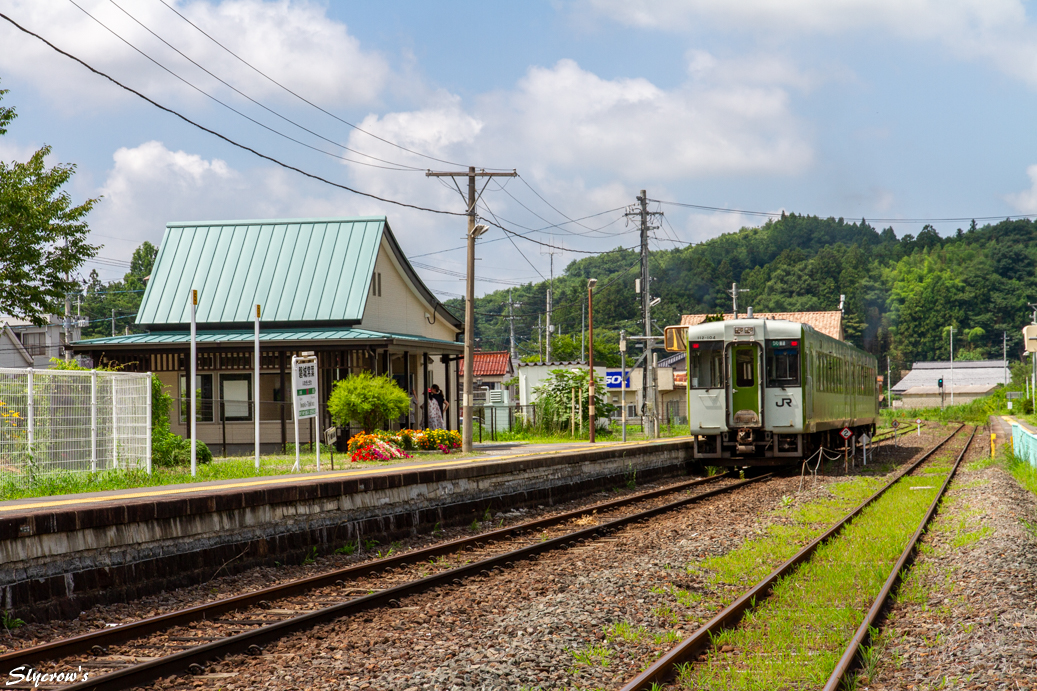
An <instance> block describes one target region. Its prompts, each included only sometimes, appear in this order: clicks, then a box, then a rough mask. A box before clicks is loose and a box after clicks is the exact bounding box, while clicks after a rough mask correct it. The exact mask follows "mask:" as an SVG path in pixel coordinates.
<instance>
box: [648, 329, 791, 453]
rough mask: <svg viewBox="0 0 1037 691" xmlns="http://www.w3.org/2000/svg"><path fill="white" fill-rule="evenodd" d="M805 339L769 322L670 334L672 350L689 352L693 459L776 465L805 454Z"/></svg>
mask: <svg viewBox="0 0 1037 691" xmlns="http://www.w3.org/2000/svg"><path fill="white" fill-rule="evenodd" d="M802 336H803V326H802V325H801V324H798V323H795V322H789V321H779V320H771V319H766V320H765V319H751V318H747V319H734V320H729V321H717V322H709V323H705V324H699V325H696V326H673V327H668V328H667V329H666V348H667V350H669V351H673V352H685V353H686V363H687V394H688V408H687V409H688V424H689V433H690V434H691V435H692V436H694V438H695V451H694V454H695V457H696V458H701V459H703V460H708V459H730V460H732V461H737V464H738V465H778V464H782V463H786V462H787V459H789V458H795V457H799V456H801V455H802V453H803V433H804V418H803V407H804V400H803V387H802V378H801V370H802V366H801V361H802V357H801V351H802ZM718 465H724V464H723V463H719V464H718Z"/></svg>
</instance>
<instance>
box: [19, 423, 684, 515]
mask: <svg viewBox="0 0 1037 691" xmlns="http://www.w3.org/2000/svg"><path fill="white" fill-rule="evenodd" d="M681 439H683V437H670V438H668V439H660V440H655V441H628V442H620V443H610V444H609V445H608V446H598V445H593V446H591V445H588V446H579V447H576V448H572V449H559V450H558V451H532V452H529V453H519V454H511V455H508V456H493V457H490V458H485V457H483V458H480V457H475V458H464V459H457V460H454V461H440V462H438V463H421V464H409V465H391V466H383V467H380V468H363V469H359V470H338V471H331V472H327V473H323V472H322V473H320V474H319V475H318V474H316V473H309V474H306V475H298V476H295V477H285V476H283V475H278V476H273V477H267V478H262V479H256V480H246V481H242V482H231V483H227V484H220V485H210V484H205V483H199V484H198V486H196V487H178V488H169V489H153V490H147V491H141V492H129V493H125V492H124V493H121V494H116V495H112V496H105V497H98V496H87V497H78V498H76V499H58V500H54V501H40V502H35V503H32V504H15V505H0V513H2V512H7V511H20V510H25V509H45V508H50V507H61V506H76V505H79V504H94V503H97V502H109V501H119V500H122V499H146V498H148V497H163V496H173V495H177V494H188V493H192V492H206V491H218V492H222V491H224V490H228V489H241V488H246V487H262V486H264V485H282V484H292V483H299V482H309V481H311V480H334V479H338V478H347V477H355V476H357V475H366V476H370V475H388V474H391V473H396V472H401V471H409V470H427V469H434V468H453V467H458V466H463V465H471V464H473V463H496V462H497V461H508V460H512V459H516V458H528V457H531V456H553V455H557V454H560V453H570V452H574V451H589V450H594V449H609V448H616V447H627V446H635V445H638V444H660V443H665V442H672V441H680V440H681ZM206 482H219V481H218V480H209V481H206ZM116 491H121V490H116Z"/></svg>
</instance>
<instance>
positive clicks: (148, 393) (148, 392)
mask: <svg viewBox="0 0 1037 691" xmlns="http://www.w3.org/2000/svg"><path fill="white" fill-rule="evenodd" d="M151 376H152V375H151V372H148V379H147V387H146V388H145V389H144V391H145V401H146V402H145V404H144V408H145V409H146V410H147V419H146V420H145V421H144V424H145V425H146V426H147V440H148V441H147V450H146V453H147V464H148V475H151V385H152V384H151Z"/></svg>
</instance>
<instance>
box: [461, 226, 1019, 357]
mask: <svg viewBox="0 0 1037 691" xmlns="http://www.w3.org/2000/svg"><path fill="white" fill-rule="evenodd" d="M1035 240H1037V227H1035V225H1034V223H1033V221H1030V220H1028V219H1021V220H1005V221H1001V222H999V223H995V224H988V225H984V226H982V227H979V226H977V225H976V223H975V222H973V223H972V224H971V225H970V226H969V228H968V229H958V231H957V232H956V233H954V234H952V235H950V236H947V237H943V236H941V235H940V234H939V233H938V232H937V231H936V230H935V229H934V228H933V227H931V226H925V227H924V228H923V229H922V230H921V231H920V232H919V233H918V235H917V237H916V236H914V235H911V234H905V235H903V236H902V237H899V238H898V237H897V236H896V233H895V232H894V230H893V229H892V228H885V229H884V230H882V231H878V230H876V229H875V228H873V227H872V226H871V225H869V224H868V223H867V221H865V220H863V219H862V220H861V221H859V222H847V221H845V220H844V219H841V218H840V219H833V218H819V217H817V216H805V215H798V214H789V215H787V216H784V217H782V218H780V219H774V220H771V221H767V222H766V223H764V224H763V225H761V226H758V227H747V228H742V229H741V230H739V231H737V232H733V233H726V234H724V235H721V236H719V237H716V238H712V239H710V240H708V241H705V242H703V243H701V244H698V245H693V246H688V247H683V248H678V249H672V250H659V251H653V252H652V253H651V260H650V261H651V263H650V267H651V270H650V273H651V275H652V279H653V280H652V295H653V296H658V297H660V298H661V300H662V301H661V303H660V304H659V305H658V306H657V307H656V308H653V310H652V316H653V321H655V322H656V324H657V325H658V326H659V327H664V326H666V325H668V324H676V323H679V320H680V315H682V314H690V313H702V312H715V311H717V310H720V311H728V312H729V311H731V298H730V296H728V295H727V294H726V292H725V291H726V290H727V289H729V288H730V286H731V283H732V282H737V283H738V284H739V287H740V288H747V289H748V292H747V293H743V294H742V295H741V296H740V297H739V309H740V310H744V309H745V308H746V307H748V306H752V307H753V308H754V309H755V310H756V311H760V312H764V311H766V312H786V311H788V312H797V311H809V310H833V309H838V307H839V300H840V297H839V296H840V295H845V296H846V300H845V304H844V312H845V321H846V327H847V337H848V340H851V341H852V342H854V343H856V344H857V345H860V346H862V347H864V348H865V349H867V350H869V351H871V352H873V353H875V354H876V355H878V356H879V357H880V360H881V361H882V362H885V357H886V355H887V354H888V355H889V357H890V359H891V360H892V362H893V363H894V368H896V367H909V366H910V364H911V362H914V361H916V360H936V359H947V358H948V357H949V347H950V343H949V341H950V339H949V329H950V327H952V326H953V327H954V328H955V334H954V349H955V358H956V359H958V358H968V359H985V358H987V357H991V358H999V357H1000V355H1001V346H1002V332H1005V333H1006V334H1007V342H1008V350H1009V356H1010V358H1018V357H1019V356H1020V354H1021V351H1022V339H1021V334H1020V330H1021V328H1022V326H1023V325H1024V324H1026V323H1029V321H1030V310H1029V308H1028V307H1027V301H1028V300H1034V299H1035V298H1037V275H1035V271H1034V269H1035V267H1037V243H1035ZM653 244H654V243H653ZM511 253H514V250H512V251H511ZM516 259H517V257H516ZM637 267H638V254H637V253H636V252H633V251H628V250H622V249H619V250H616V251H613V252H609V253H606V254H602V255H596V256H592V257H587V258H584V259H579V260H576V261H574V262H572V263H570V264H569V265H568V266H567V267H566V269H565V271H564V273H563V275H561V276H560V277H557V278H556V279H555V281H554V285H555V287H554V301H553V302H554V314H553V319H552V322H553V324H555V325H557V326H558V327H559V329H560V333H561V335H558V334H559V331H558V330H556V332H555V334H556V335H555V336H554V338H553V339H552V351H553V352H552V359H578V358H579V352H580V338H579V336H580V331H581V321H582V320H581V307H582V306H583V305H584V303H585V302H586V279H587V278H590V277H594V278H596V279H597V280H598V289H597V291H596V295H595V304H594V321H595V358H596V359H598V358H599V357H601V358H604V359H605V360H606V361H607V362H610V364H611V360H612V359H613V355H614V353H615V349H614V346H615V342H616V340H617V339H618V335H617V333H618V330H619V329H621V328H625V329H627V331H628V332H632V333H643V332H644V327H643V326H642V325H641V324H640V323H639V316H640V301H639V299H638V296H637V294H636V293H635V292H634V279H635V278H636V277H637V276H638V273H639V272H638V268H637ZM546 290H547V284H546V282H539V283H532V284H528V285H525V286H521V287H518V288H515V289H514V290H513V291H512V294H513V300H514V301H515V302H518V303H521V306H517V307H515V308H514V314H515V317H516V318H515V330H516V337H517V338H518V340H519V341H520V343H521V353H522V354H523V355H525V356H527V357H535V356H536V355H537V353H538V342H539V343H540V344H541V345H540V346H539V348H540V352H541V353H542V352H543V345H542V344H543V338H544V333H543V329H542V327H543V324H544V322H543V320H542V321H541V330H540V331H538V330H537V316H538V315H543V313H544V310H545V301H546ZM507 300H508V291H507V290H499V291H495V292H494V293H490V294H488V295H486V296H484V297H482V298H478V299H477V300H476V305H475V307H476V312H477V326H476V337H477V338H479V339H481V343H482V346H483V347H484V348H485V349H502V348H507V345H508V320H507V318H506V316H507V314H508V306H507ZM447 304H448V306H449V307H451V309H452V310H454V311H455V313H456V314H463V302H462V301H460V300H451V301H448V302H447ZM599 352H600V355H599Z"/></svg>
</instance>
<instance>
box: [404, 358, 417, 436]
mask: <svg viewBox="0 0 1037 691" xmlns="http://www.w3.org/2000/svg"><path fill="white" fill-rule="evenodd" d="M403 383H404V391H406V393H407V398H410V392H411V385H410V352H409V351H406V350H405V351H403ZM414 412H415V413H417V411H414ZM406 417H407V427H410V426H411V421H410V409H409V408H408V409H407V415H406Z"/></svg>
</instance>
